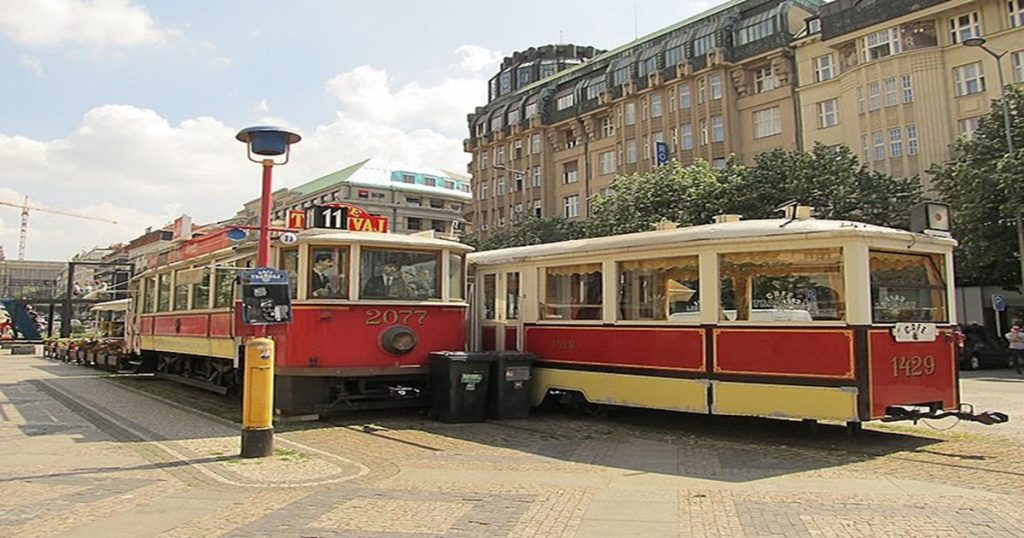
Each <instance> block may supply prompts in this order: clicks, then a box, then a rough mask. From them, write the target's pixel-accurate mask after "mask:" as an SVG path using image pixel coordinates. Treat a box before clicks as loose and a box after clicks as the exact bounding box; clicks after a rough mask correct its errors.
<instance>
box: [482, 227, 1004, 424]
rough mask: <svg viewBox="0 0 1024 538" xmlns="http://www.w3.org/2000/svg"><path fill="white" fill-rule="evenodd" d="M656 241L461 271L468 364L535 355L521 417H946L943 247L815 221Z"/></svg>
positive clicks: (680, 232) (485, 260)
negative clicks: (562, 407) (565, 413)
mask: <svg viewBox="0 0 1024 538" xmlns="http://www.w3.org/2000/svg"><path fill="white" fill-rule="evenodd" d="M800 209H803V208H800ZM807 213H808V212H807V211H797V212H796V213H795V214H803V215H806V214H807ZM662 228H664V229H659V230H656V231H651V232H643V233H635V234H628V235H620V236H613V237H605V238H596V239H583V240H575V241H567V242H561V243H552V244H545V245H536V246H528V247H519V248H510V249H503V250H495V251H488V252H479V253H473V254H471V255H470V256H469V260H470V271H471V275H472V278H473V279H474V281H475V288H476V292H475V297H474V301H475V302H474V306H473V328H472V335H473V338H472V340H473V341H472V346H473V348H474V349H479V350H485V351H487V350H520V351H528V352H531V353H533V354H535V355H536V357H537V362H536V364H535V369H534V376H535V377H534V384H533V395H532V398H533V403H534V405H538V404H539V403H540V402H541V401H542V400H543V399H544V398H545V397H546V396H547V395H548V394H549V393H552V392H555V393H560V394H562V395H563V397H564V396H565V395H569V396H575V397H579V398H583V399H585V400H586V401H587V402H590V403H594V404H610V405H618V406H632V407H643V408H657V409H667V410H676V411H686V412H695V413H708V414H722V415H755V416H768V417H787V418H800V419H810V420H833V421H844V422H846V423H847V424H849V425H851V426H852V427H856V426H857V425H859V423H860V422H863V421H869V420H875V419H890V420H891V419H898V418H924V417H929V416H933V417H934V416H942V414H943V413H957V412H958V411H959V407H960V397H959V392H958V370H957V359H956V347H957V343H958V334H957V333H956V325H955V323H956V320H955V319H954V315H955V309H954V308H953V303H952V299H953V278H952V277H953V262H952V253H953V248H954V246H955V244H956V243H955V241H954V240H952V239H950V238H948V237H936V236H932V235H926V234H922V233H911V232H909V231H905V230H896V229H891V228H884V227H879V226H873V225H868V224H862V223H855V222H845V221H829V220H816V219H812V218H788V219H770V220H751V221H743V220H740V219H738V218H736V217H732V216H725V217H724V218H721V219H718V221H716V223H714V224H708V225H702V226H693V227H686V228H675V227H674V226H666V227H662ZM965 416H966V415H965ZM982 420H985V418H982Z"/></svg>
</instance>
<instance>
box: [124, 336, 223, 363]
mask: <svg viewBox="0 0 1024 538" xmlns="http://www.w3.org/2000/svg"><path fill="white" fill-rule="evenodd" d="M142 349H146V350H153V351H161V352H164V353H180V354H183V355H198V356H203V357H216V358H221V359H228V360H233V359H235V357H236V356H237V354H238V345H237V344H236V343H235V340H234V339H232V338H203V337H197V336H143V337H142Z"/></svg>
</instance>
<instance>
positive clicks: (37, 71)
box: [20, 54, 43, 78]
mask: <svg viewBox="0 0 1024 538" xmlns="http://www.w3.org/2000/svg"><path fill="white" fill-rule="evenodd" d="M20 60H21V64H22V65H24V66H27V67H28V68H29V69H30V70H31V71H32V74H33V75H35V76H36V77H37V78H41V77H42V76H43V62H42V61H41V60H40V59H39V58H36V57H34V56H29V55H28V54H22V55H21V58H20Z"/></svg>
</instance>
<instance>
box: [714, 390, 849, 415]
mask: <svg viewBox="0 0 1024 538" xmlns="http://www.w3.org/2000/svg"><path fill="white" fill-rule="evenodd" d="M711 386H712V389H713V392H712V393H713V395H714V396H713V397H714V405H713V406H712V413H714V414H716V415H747V416H765V417H783V418H813V419H818V420H839V421H856V420H858V418H857V389H856V388H854V387H805V386H796V385H775V384H772V385H768V384H763V383H734V382H723V381H713V382H712V383H711Z"/></svg>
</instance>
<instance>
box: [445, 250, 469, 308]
mask: <svg viewBox="0 0 1024 538" xmlns="http://www.w3.org/2000/svg"><path fill="white" fill-rule="evenodd" d="M465 267H466V266H465V258H463V257H462V256H461V255H459V254H449V255H448V271H449V272H448V293H449V294H450V297H451V298H452V299H465V298H466V284H465Z"/></svg>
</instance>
